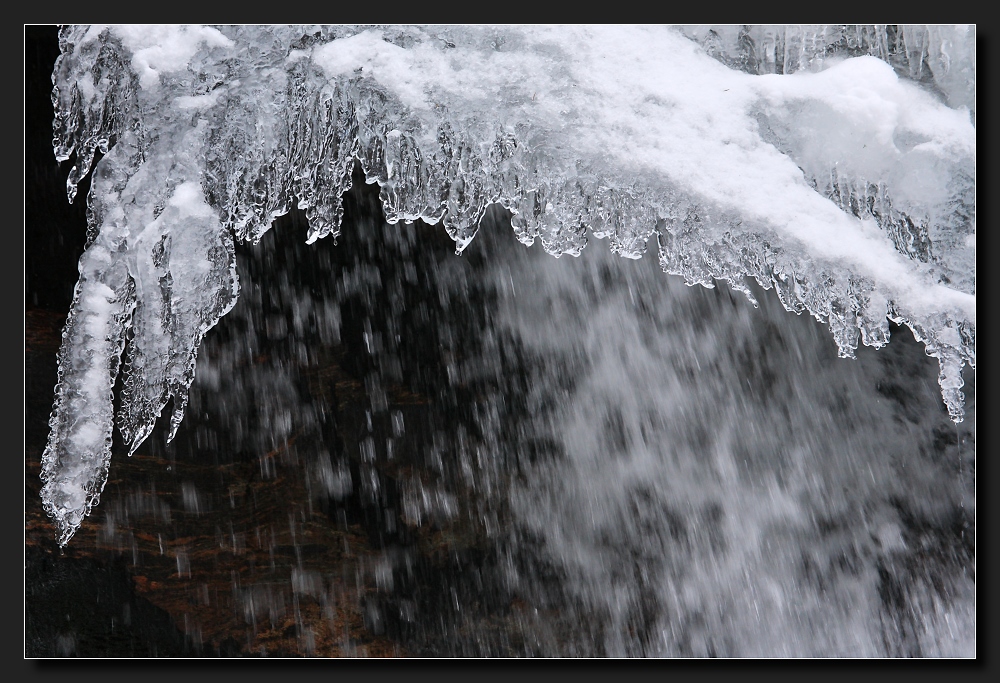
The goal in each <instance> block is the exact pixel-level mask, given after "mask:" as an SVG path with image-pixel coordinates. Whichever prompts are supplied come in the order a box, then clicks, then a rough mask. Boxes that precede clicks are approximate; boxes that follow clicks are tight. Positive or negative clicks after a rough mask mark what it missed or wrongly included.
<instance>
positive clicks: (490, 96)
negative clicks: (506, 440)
mask: <svg viewBox="0 0 1000 683" xmlns="http://www.w3.org/2000/svg"><path fill="white" fill-rule="evenodd" d="M60 48H61V53H62V54H61V56H60V58H59V60H58V61H57V63H56V67H55V71H54V74H53V83H54V89H53V103H54V106H55V111H56V116H55V122H54V140H53V145H54V148H55V153H56V157H57V158H58V159H59V160H60V161H65V160H69V159H71V158H73V159H74V167H73V169H72V171H71V173H70V176H69V181H68V187H67V190H68V194H69V198H70V200H73V198H74V196H75V194H76V187H77V183H78V182H79V181H80V180H81V179H82V178H84V177H85V176H87V175H88V174H89V173H90V172H91V170H92V166H93V177H92V184H91V189H90V193H89V195H88V197H87V201H88V218H89V227H88V245H87V248H86V251H85V253H84V255H83V256H82V258H81V261H80V279H79V282H78V284H77V287H76V292H75V297H74V302H73V305H72V307H71V310H70V312H69V317H68V319H67V323H66V328H65V331H64V335H63V344H62V348H61V350H60V352H59V382H58V385H57V388H56V397H55V404H54V409H53V412H52V416H51V419H50V428H51V432H50V436H49V441H48V445H47V447H46V450H45V453H44V456H43V469H42V478H43V480H44V482H45V485H44V487H43V490H42V498H43V502H44V505H45V509H46V511H47V512H48V514H49V515H50V516H51V517H52V518H53V519H54V521H55V523H56V527H57V540H58V542H59V543H60V544H61V545H65V544H66V543H67V542H68V541H69V539H70V538H71V537H72V535H73V534H74V532H75V531H76V529H77V528H78V527H79V525H80V523H81V521H82V520H83V518H84V517H85V516H86V515H87V514H88V513H89V511H90V510H91V508H92V507H93V506H94V505H95V504H97V502H98V499H99V497H100V494H101V491H102V490H103V487H104V483H105V480H106V477H107V469H108V464H109V459H110V453H111V443H112V433H113V428H114V424H115V420H116V419H117V424H118V426H119V429H120V431H121V434H122V435H123V436H124V438H125V439H126V441H127V445H128V448H129V452H130V453H131V452H134V451H135V449H136V448H137V447H138V446H139V445H140V444H141V443H142V442H143V440H144V439H145V438H146V437H147V436H148V435H149V433H150V432H151V430H152V428H153V425H154V423H155V421H156V419H157V417H158V416H159V415H160V413H161V412H162V411H163V409H164V408H165V407H166V406H167V404H168V403H172V409H173V413H172V416H171V437H172V436H173V434H174V433H175V432H176V429H177V427H178V425H179V424H180V422H181V420H182V418H183V414H184V409H185V405H186V400H187V398H186V397H187V391H188V388H189V386H190V384H191V382H192V379H193V377H194V368H195V358H196V355H197V350H198V346H199V343H200V341H201V339H202V337H203V336H204V334H205V333H206V332H207V331H208V330H209V329H210V328H211V327H212V326H213V325H214V324H215V323H216V322H217V321H218V320H219V318H220V317H221V316H222V315H224V314H225V313H226V312H227V311H228V310H229V309H230V308H231V307H232V306H233V305H234V303H235V301H236V297H237V294H238V281H237V274H236V269H235V255H234V240H242V241H248V242H251V243H256V242H257V241H258V240H259V239H260V238H261V236H262V235H263V233H264V232H265V231H266V230H268V228H269V227H270V226H271V224H272V221H273V220H274V218H275V217H277V216H280V215H282V214H284V213H286V212H287V211H289V209H290V207H291V206H293V203H294V205H297V206H298V207H299V208H301V209H304V210H305V212H306V214H307V216H308V219H309V223H310V228H309V233H308V235H307V241H308V242H313V241H315V240H317V239H319V238H322V237H326V236H331V235H332V236H334V237H336V235H337V234H338V232H339V228H340V220H341V216H342V213H343V211H342V208H341V203H340V197H341V195H342V194H343V192H344V191H345V190H346V189H348V188H349V186H350V182H351V174H352V170H353V167H354V163H355V160H357V161H358V162H360V165H361V168H362V170H363V171H364V173H365V176H366V179H367V182H369V183H377V184H378V185H379V187H380V197H381V200H382V203H383V207H384V210H385V214H386V217H387V220H388V221H389V222H390V223H396V222H398V221H400V220H402V221H405V222H412V221H415V220H418V219H419V220H423V221H425V222H427V223H430V224H436V223H437V222H441V223H442V224H443V225H444V228H445V229H446V230H447V232H448V234H449V235H450V236H451V238H452V239H453V240H454V241H455V243H456V247H457V251H458V252H461V251H462V250H463V249H464V248H465V247H466V246H467V245H468V244H469V243H470V242H471V240H472V239H473V238H474V237H475V235H476V232H477V230H478V226H479V223H480V220H481V218H482V217H483V215H484V212H485V211H486V209H487V207H488V206H489V205H490V204H500V205H502V206H503V207H505V208H506V209H508V210H509V211H511V212H512V214H513V219H512V223H513V227H514V230H515V233H516V235H517V237H518V239H519V240H520V241H521V242H523V243H525V244H532V243H533V242H534V241H535V240H539V241H540V242H541V244H542V245H543V247H544V249H545V250H546V251H547V252H548V253H550V254H553V255H555V256H560V255H564V254H571V255H579V254H580V251H581V250H582V249H583V248H584V246H586V244H587V242H588V238H589V236H590V235H593V236H595V237H597V238H599V239H604V240H607V242H608V246H609V247H610V249H611V251H612V252H614V253H616V254H618V255H620V256H624V257H627V258H632V259H636V258H640V257H642V256H643V255H644V253H645V252H646V251H647V247H648V246H649V244H650V243H651V242H652V246H653V247H654V249H655V250H656V252H657V257H658V258H659V262H660V265H661V267H662V269H663V270H664V271H665V272H667V273H671V274H677V275H681V276H682V277H683V278H684V279H685V280H686V281H687V282H688V283H689V284H692V285H693V284H701V285H704V286H707V287H712V286H714V284H715V281H723V282H725V283H727V284H728V285H729V286H731V287H733V288H734V289H737V290H740V291H743V292H744V293H745V294H746V295H747V296H748V297H750V298H751V300H752V295H751V293H750V290H749V289H748V288H747V286H746V284H745V278H748V277H749V278H753V279H754V280H755V281H756V282H757V283H759V284H760V286H761V287H763V288H764V289H770V288H771V287H773V288H774V289H775V290H776V293H777V295H778V297H780V300H781V302H782V304H783V305H784V307H785V308H786V309H788V310H789V311H794V312H796V313H802V312H806V311H808V312H809V314H811V315H812V316H814V317H816V318H817V319H818V320H820V321H822V322H828V323H829V326H830V330H831V333H832V334H833V336H834V338H835V340H836V342H837V345H838V347H839V349H840V354H841V355H842V356H844V357H852V356H853V355H854V350H855V349H856V348H857V345H858V343H859V340H860V342H861V343H863V344H865V345H869V346H875V347H879V346H882V345H884V344H886V343H887V342H888V341H889V325H888V322H889V320H892V321H895V322H897V323H900V324H905V325H907V326H909V327H910V328H911V329H912V330H913V332H914V334H915V335H916V337H917V338H918V339H919V340H921V341H922V342H923V343H924V344H925V347H926V351H927V353H928V354H929V355H931V356H934V357H936V358H937V359H938V361H939V363H940V377H939V380H940V385H941V391H942V396H943V398H944V401H945V403H946V405H947V407H948V410H949V412H950V414H951V416H952V419H954V420H955V421H960V420H961V419H962V417H963V400H964V398H963V395H962V392H961V387H962V379H961V370H962V367H963V366H964V365H965V364H966V363H969V364H970V365H971V366H973V367H974V365H975V322H976V321H975V177H976V131H975V27H974V26H947V27H937V26H931V27H903V28H895V27H889V26H868V27H842V26H841V27H798V28H795V29H794V30H793V29H791V28H787V29H786V28H782V27H739V26H723V27H692V26H684V27H660V26H617V25H615V26H581V25H575V26H496V27H494V26H476V27H461V26H444V27H427V26H423V27H408V26H376V27H371V26H218V27H198V26H135V25H130V26H71V27H65V28H63V29H62V30H61V32H60ZM98 151H100V153H101V154H102V155H103V156H102V158H101V159H100V161H99V162H98V163H97V164H93V160H94V158H95V156H96V154H97V152H98ZM122 365H124V383H123V386H124V389H123V392H122V396H121V397H120V407H119V409H118V411H117V418H116V417H115V410H114V396H113V395H112V391H113V387H114V386H115V383H116V381H117V377H118V373H119V369H120V367H121V366H122Z"/></svg>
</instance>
